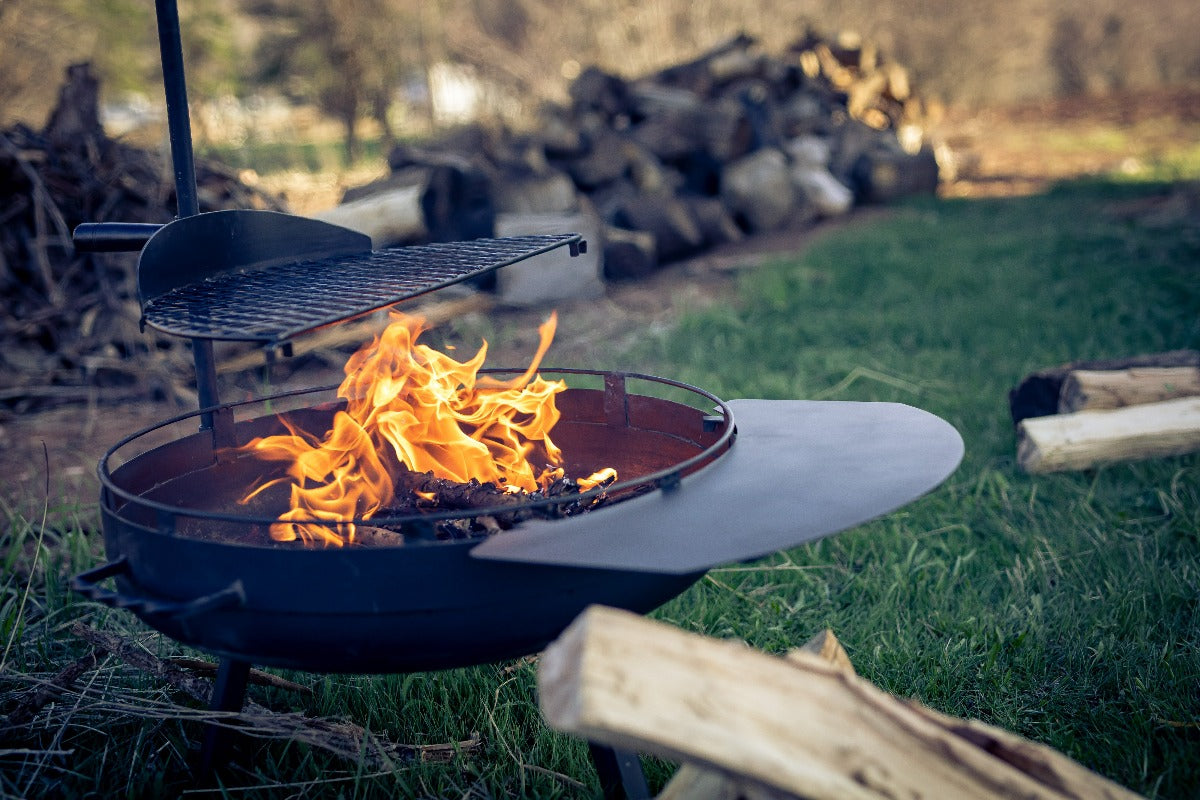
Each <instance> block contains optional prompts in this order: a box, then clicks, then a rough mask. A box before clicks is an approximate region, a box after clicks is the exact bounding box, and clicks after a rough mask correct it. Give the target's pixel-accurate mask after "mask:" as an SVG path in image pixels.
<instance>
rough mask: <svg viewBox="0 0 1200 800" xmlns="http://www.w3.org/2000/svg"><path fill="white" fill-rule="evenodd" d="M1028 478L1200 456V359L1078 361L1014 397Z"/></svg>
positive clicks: (1176, 354) (1187, 353) (1190, 354)
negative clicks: (1069, 471) (1168, 457)
mask: <svg viewBox="0 0 1200 800" xmlns="http://www.w3.org/2000/svg"><path fill="white" fill-rule="evenodd" d="M1009 407H1010V410H1011V412H1012V417H1013V423H1014V424H1015V425H1016V426H1017V463H1018V464H1020V466H1021V468H1022V469H1024V470H1025V471H1026V472H1033V473H1040V472H1061V471H1066V470H1079V469H1089V468H1091V467H1095V466H1098V465H1100V464H1105V463H1111V462H1117V461H1137V460H1142V459H1147V458H1161V457H1165V456H1175V455H1183V454H1185V453H1192V452H1196V451H1200V352H1197V351H1195V350H1173V351H1170V352H1166V353H1152V354H1148V355H1141V356H1134V357H1132V358H1122V359H1112V360H1105V361H1077V362H1073V363H1070V364H1064V365H1062V366H1059V367H1053V368H1050V369H1045V370H1041V371H1039V372H1035V373H1033V374H1032V375H1029V376H1027V377H1026V378H1025V379H1024V380H1022V381H1021V383H1020V384H1019V385H1018V386H1017V387H1016V388H1015V389H1013V390H1012V392H1010V394H1009Z"/></svg>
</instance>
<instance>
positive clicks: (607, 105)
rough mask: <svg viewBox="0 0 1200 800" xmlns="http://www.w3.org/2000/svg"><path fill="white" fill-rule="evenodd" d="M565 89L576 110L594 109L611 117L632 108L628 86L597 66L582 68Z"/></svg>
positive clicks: (627, 111) (625, 112) (626, 112)
mask: <svg viewBox="0 0 1200 800" xmlns="http://www.w3.org/2000/svg"><path fill="white" fill-rule="evenodd" d="M567 91H568V93H569V94H570V96H571V104H572V106H573V107H574V108H575V110H576V112H588V111H594V112H598V113H599V114H601V115H603V116H605V117H608V118H610V119H611V118H613V117H617V116H620V115H624V114H628V113H629V112H630V111H631V110H632V107H631V104H630V99H629V86H628V85H627V84H626V83H625V81H624V80H622V79H621V78H619V77H618V76H616V75H613V74H612V73H609V72H605V71H604V70H602V69H599V68H598V67H588V68H586V69H585V70H583V72H581V73H580V74H579V77H577V78H576V79H575V80H574V81H573V82H572V83H571V86H570V88H569V89H568V90H567Z"/></svg>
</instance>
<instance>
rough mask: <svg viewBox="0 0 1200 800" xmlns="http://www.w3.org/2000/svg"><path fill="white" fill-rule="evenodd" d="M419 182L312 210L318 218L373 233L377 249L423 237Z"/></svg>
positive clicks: (374, 246)
mask: <svg viewBox="0 0 1200 800" xmlns="http://www.w3.org/2000/svg"><path fill="white" fill-rule="evenodd" d="M424 189H425V187H424V186H423V185H420V184H415V185H411V186H402V187H400V188H398V189H391V190H388V191H384V192H380V193H378V194H373V195H370V196H367V197H362V198H360V199H358V200H353V201H351V202H349V203H342V204H340V205H337V206H334V207H333V208H330V209H327V210H325V211H320V212H317V213H315V214H313V217H314V218H315V219H319V220H321V221H323V222H329V223H332V224H333V225H341V226H342V227H343V228H350V229H351V230H356V231H358V232H359V233H365V234H366V235H367V236H370V237H371V246H372V247H373V248H375V249H376V250H378V249H380V248H383V247H391V246H392V245H397V244H406V243H411V242H417V241H421V240H423V239H425V238H427V237H428V236H429V228H428V226H426V224H425V214H424V212H423V211H422V210H421V194H422V192H423V191H424Z"/></svg>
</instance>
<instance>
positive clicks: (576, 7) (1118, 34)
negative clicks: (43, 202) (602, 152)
mask: <svg viewBox="0 0 1200 800" xmlns="http://www.w3.org/2000/svg"><path fill="white" fill-rule="evenodd" d="M179 5H180V13H181V16H182V27H183V31H184V45H185V50H186V58H187V68H188V70H189V74H188V80H189V89H190V91H191V100H192V105H193V108H192V115H193V125H194V127H195V131H194V132H195V136H196V140H197V147H198V150H200V151H201V152H202V153H205V152H206V153H207V154H209V155H216V156H224V157H225V158H224V160H226V161H227V162H229V161H232V162H235V163H234V165H235V166H239V164H237V163H236V162H238V161H245V164H243V166H244V165H248V164H250V163H254V164H255V166H256V167H258V168H259V169H260V170H266V171H270V170H272V169H279V168H285V167H299V168H306V169H308V170H316V169H321V168H325V167H328V166H330V165H331V164H332V165H336V164H338V163H339V162H341V163H342V164H344V163H346V162H347V161H349V162H354V161H355V160H358V159H363V158H368V159H369V158H371V157H373V156H378V157H382V155H381V154H385V153H386V152H387V150H388V148H389V147H390V144H391V143H392V141H394V140H395V139H397V138H398V137H401V138H402V137H411V136H421V135H426V134H428V133H430V132H431V131H432V130H434V129H435V128H436V127H437V126H445V125H449V124H453V123H456V122H462V121H464V120H466V119H480V118H493V119H499V120H502V121H504V122H505V123H506V124H515V125H518V126H519V124H520V122H521V121H522V120H523V119H524V120H528V119H531V118H532V116H533V114H534V113H535V111H536V109H537V108H538V106H539V105H540V104H541V103H543V102H546V101H552V102H557V101H561V100H563V99H564V98H565V97H566V91H567V88H568V86H569V85H570V83H571V81H572V80H573V79H574V78H576V77H577V76H578V75H579V74H580V72H581V70H582V69H584V68H586V67H587V66H596V67H599V68H600V69H603V70H606V71H609V72H612V73H615V74H618V75H621V76H623V77H634V76H636V75H639V74H644V73H646V72H648V71H651V70H655V69H661V68H663V67H666V66H668V65H670V64H672V63H677V62H679V61H682V60H685V59H687V58H690V57H694V56H695V55H696V54H697V53H699V52H702V51H704V50H705V49H707V48H710V47H713V46H715V45H716V44H718V43H720V42H722V41H724V40H727V39H729V38H730V37H732V36H735V35H737V34H739V33H746V34H749V35H750V36H753V37H755V38H756V39H758V40H759V41H760V42H761V43H762V45H763V46H764V47H765V48H766V49H768V50H778V49H780V48H783V47H786V46H787V45H788V44H790V43H792V42H794V41H796V40H798V39H800V38H802V37H803V36H805V35H806V33H808V32H815V33H817V34H818V35H821V36H834V35H838V34H847V33H850V34H852V35H857V36H859V37H861V38H862V39H863V40H866V41H870V42H871V43H872V44H873V45H874V46H876V47H878V49H879V51H880V52H881V53H882V54H886V57H887V58H889V59H891V60H894V61H896V62H898V63H900V64H903V65H904V66H905V67H906V68H907V69H908V70H909V72H910V74H911V76H912V80H913V83H914V84H915V85H916V86H918V87H920V92H921V94H922V95H923V96H924V97H925V98H927V99H928V102H930V103H931V104H934V105H935V106H936V104H944V105H945V106H947V107H950V108H959V109H968V110H973V109H979V108H984V107H994V106H998V105H1010V104H1014V103H1027V102H1031V101H1042V100H1049V99H1055V98H1064V97H1088V96H1100V95H1111V94H1112V93H1130V92H1134V93H1136V92H1142V91H1155V90H1160V89H1163V88H1170V87H1179V86H1188V85H1191V86H1194V85H1196V84H1197V83H1200V48H1197V47H1196V42H1198V41H1200V10H1198V9H1197V7H1196V4H1195V3H1194V2H1192V0H1147V1H1146V2H1142V3H1128V2H1120V1H1119V0H1057V1H1055V0H1006V2H996V1H994V0H987V1H985V2H974V3H959V2H954V0H873V1H872V2H866V0H839V2H833V0H786V1H785V0H721V2H713V1H712V0H650V1H647V0H581V2H575V3H566V4H564V3H560V2H556V1H555V0H429V1H428V2H422V3H411V2H401V1H400V0H339V2H331V0H317V1H316V2H300V0H250V1H249V2H235V0H183V1H182V2H180V4H179ZM0 41H3V42H4V47H3V48H0V125H10V124H13V123H14V122H18V121H20V122H25V123H27V124H29V125H31V126H34V127H38V126H40V125H41V124H42V123H43V121H44V119H45V116H46V114H47V113H48V111H49V109H50V108H51V107H52V106H53V104H54V100H55V94H56V91H57V87H58V86H59V85H60V84H61V82H62V80H63V75H64V70H65V68H66V67H67V66H68V65H69V64H72V63H77V62H82V61H88V62H91V63H92V65H93V68H94V70H95V71H96V73H97V74H98V75H99V77H100V79H101V100H102V109H101V110H102V115H103V119H104V122H105V126H106V129H107V130H108V132H109V133H110V134H111V135H123V136H127V137H141V138H143V139H146V140H147V141H146V142H143V143H152V142H154V141H155V140H156V139H161V137H162V136H163V133H162V108H161V106H162V100H161V97H162V90H161V85H160V80H161V77H160V73H159V61H158V54H157V50H156V38H155V27H154V8H153V4H152V3H150V2H148V0H145V1H143V0H95V1H92V0H89V1H85V0H0ZM297 142H302V143H303V147H298V146H291V147H285V146H284V145H286V144H288V143H291V144H292V145H295V144H296V143H297Z"/></svg>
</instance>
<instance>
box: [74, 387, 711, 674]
mask: <svg viewBox="0 0 1200 800" xmlns="http://www.w3.org/2000/svg"><path fill="white" fill-rule="evenodd" d="M572 374H573V376H574V377H576V378H585V377H594V378H595V379H596V380H599V381H603V388H598V389H569V390H567V391H566V392H564V393H563V394H562V395H560V397H559V409H560V411H561V412H562V415H563V416H562V419H561V420H560V422H559V423H558V425H556V426H555V435H556V442H557V443H559V445H560V446H561V447H562V449H563V451H564V453H566V454H568V463H567V468H568V471H569V472H586V471H590V469H591V465H593V464H605V465H608V466H612V467H614V468H615V469H616V470H617V473H618V475H621V476H625V477H623V478H622V479H621V480H620V481H619V482H618V483H616V484H613V485H610V486H607V487H605V488H602V489H594V490H592V491H591V492H584V493H582V494H578V495H569V496H567V497H563V498H554V497H549V498H538V497H534V498H532V499H527V500H525V501H524V502H523V503H522V505H525V506H530V507H541V508H544V509H549V510H550V511H551V512H553V510H554V509H555V508H556V507H557V506H560V505H564V504H567V503H576V504H577V503H579V502H580V500H581V498H582V499H587V498H589V497H595V496H597V495H599V494H601V493H603V494H604V495H605V496H607V497H609V498H611V499H612V501H613V502H616V501H617V500H618V499H619V498H620V497H622V496H630V495H639V494H644V493H650V492H655V491H663V487H671V486H676V485H678V483H679V481H680V480H681V479H682V478H683V477H684V476H686V475H688V474H691V473H692V472H694V471H695V470H697V469H701V468H702V467H703V466H704V465H705V464H707V463H709V462H711V461H713V460H715V459H719V458H721V457H722V456H723V455H724V454H725V453H727V452H728V450H729V448H730V446H731V444H732V442H733V433H734V431H733V424H732V417H731V414H730V412H729V409H728V407H727V406H725V405H724V404H723V403H721V402H720V401H719V400H717V399H716V398H715V397H712V396H711V395H709V394H707V393H704V392H701V391H699V390H696V389H691V388H688V387H683V386H681V385H679V384H672V383H670V382H667V381H662V380H658V379H652V378H640V377H636V376H626V375H620V374H613V373H607V374H600V373H581V372H574V373H572ZM627 380H629V381H634V380H636V381H637V382H645V383H648V384H650V385H652V386H655V387H660V388H662V387H669V388H672V389H674V390H675V391H676V392H679V393H686V394H689V395H692V396H694V397H695V398H696V399H697V400H698V401H701V402H703V403H707V404H709V405H710V406H711V407H713V408H715V409H717V413H715V414H706V413H704V412H703V411H701V410H698V409H697V408H695V407H692V406H688V405H684V404H682V403H679V402H674V401H668V400H662V399H657V398H654V397H648V396H641V395H632V394H628V393H627V392H626V390H625V386H626V381H627ZM330 394H331V393H330V391H329V389H322V390H311V391H308V392H300V393H294V394H291V395H287V396H283V397H278V396H277V397H271V398H266V399H264V400H260V401H254V402H247V403H241V404H237V405H233V406H225V407H222V408H221V409H218V410H217V411H218V413H220V412H225V411H229V412H233V411H236V412H237V413H238V414H239V415H247V417H248V418H246V419H245V420H244V421H240V422H237V423H236V424H235V426H234V431H235V436H236V437H237V440H238V443H239V444H241V443H244V442H246V441H248V440H250V439H251V438H253V437H258V436H263V435H267V434H271V433H278V432H280V431H282V430H284V426H283V423H282V422H281V417H280V415H279V413H278V412H277V411H276V410H275V409H278V408H279V407H280V405H281V404H285V403H286V404H291V405H296V404H297V403H300V404H301V405H300V407H299V408H296V409H295V410H293V411H290V412H288V413H287V414H285V415H283V416H284V417H285V418H286V419H287V420H288V421H289V423H290V424H291V425H292V426H295V427H298V428H301V429H303V430H306V431H310V432H312V433H314V434H319V433H321V432H323V431H324V430H326V429H328V426H329V424H330V419H331V418H332V415H333V413H334V411H335V410H336V409H337V408H338V406H339V403H337V402H336V401H331V400H329V399H328V398H329V395H330ZM321 401H324V402H321ZM268 406H270V407H272V409H273V411H272V413H267V411H266V408H267V407H268ZM198 417H199V414H198V413H197V414H191V415H185V416H182V417H177V418H175V420H172V421H170V422H168V423H164V424H163V425H159V426H155V428H151V429H148V430H146V431H142V432H140V433H137V434H134V435H133V436H130V437H128V438H126V439H125V440H123V441H122V442H120V443H119V444H118V445H117V446H116V447H114V448H113V449H112V450H110V451H109V453H108V454H107V455H106V456H105V458H104V460H103V461H102V462H101V467H100V478H101V482H102V485H103V490H102V496H101V511H102V515H103V521H104V534H105V548H106V550H107V552H108V554H109V557H110V558H111V559H113V560H112V561H111V562H110V563H109V564H107V565H104V566H102V567H100V568H98V569H97V570H94V571H93V572H91V573H87V574H84V575H81V576H79V578H78V580H77V582H76V585H77V587H78V588H79V589H80V590H82V591H84V592H85V593H87V594H89V595H91V596H92V597H94V598H95V599H98V600H101V601H104V602H108V603H110V604H113V605H116V606H120V607H124V608H128V609H129V610H131V611H133V612H134V613H136V614H137V615H138V616H140V617H141V618H142V619H144V620H145V621H146V622H147V623H149V624H150V625H152V626H154V627H155V628H158V629H159V630H161V631H163V632H164V633H166V634H167V635H169V636H171V637H172V638H174V639H177V640H179V641H182V642H186V643H188V644H191V645H194V646H196V647H200V648H202V649H205V650H208V651H210V652H213V653H216V654H218V655H220V656H222V657H228V658H239V659H244V660H247V661H250V662H253V663H261V664H270V665H274V666H279V667H290V668H295V669H304V670H313V671H326V672H397V671H408V670H429V669H440V668H446V667H456V666H464V665H467V664H474V663H480V662H486V661H495V660H499V659H503V658H509V657H515V656H520V655H524V654H526V653H530V652H534V651H536V650H538V649H540V648H541V647H542V646H543V645H545V644H546V643H547V642H549V641H550V640H551V639H553V638H554V637H555V636H557V635H558V633H560V632H561V630H562V629H563V628H564V627H565V626H566V625H567V624H568V623H569V622H570V621H571V620H572V619H573V618H574V617H575V615H576V614H578V613H579V612H580V611H582V610H583V609H584V608H585V607H586V606H587V605H589V604H591V603H603V604H606V605H614V606H619V607H623V608H629V609H631V610H636V611H641V612H645V611H649V610H651V609H653V608H655V607H657V606H658V605H660V604H661V603H663V602H664V601H666V600H667V599H669V598H671V597H673V596H674V595H676V594H678V593H679V592H681V591H683V590H684V589H685V588H687V587H688V586H690V585H691V584H692V583H693V582H694V581H695V580H696V579H697V578H699V577H700V575H701V574H703V571H702V570H698V571H690V572H687V573H684V574H670V573H662V572H654V571H644V570H643V571H637V570H631V569H614V568H605V567H585V566H559V565H553V564H536V563H521V562H517V561H495V560H491V559H484V558H478V557H474V556H473V555H472V551H473V550H474V549H475V548H476V547H477V546H478V545H479V544H480V540H479V539H477V538H464V539H458V540H438V539H437V538H436V537H435V536H434V535H433V526H434V523H436V522H437V521H439V520H446V519H454V518H462V517H468V516H475V515H479V514H486V513H488V512H489V509H486V508H484V509H466V510H451V511H433V512H420V513H411V514H408V515H405V516H400V517H387V516H382V517H375V518H372V519H370V520H362V519H359V520H347V523H355V524H357V525H358V526H360V527H366V526H369V527H372V528H384V527H386V528H390V529H400V530H402V531H404V533H403V534H401V535H399V536H397V537H389V539H388V542H389V544H387V545H385V546H370V545H368V544H355V545H350V546H346V547H340V548H328V547H319V546H318V547H303V546H300V545H299V544H298V543H276V542H272V541H271V540H270V538H269V537H268V536H267V535H266V534H267V529H268V528H269V527H270V526H271V525H272V524H273V523H276V522H277V521H278V518H279V516H280V514H281V513H282V512H284V511H286V510H287V498H286V496H279V495H280V494H281V493H276V494H277V496H275V497H272V498H268V499H267V500H266V501H263V500H261V499H259V500H258V501H257V502H256V503H255V506H256V508H255V509H254V510H252V511H250V512H248V511H247V510H246V508H245V507H244V506H243V505H241V504H240V502H239V500H240V499H241V498H242V497H243V496H244V495H245V494H246V493H247V487H250V486H253V485H255V484H256V483H257V482H260V481H261V480H262V478H263V477H264V475H265V470H266V469H267V468H268V466H267V465H264V463H263V462H261V461H259V460H256V459H254V458H252V457H248V456H242V457H233V456H231V455H230V454H229V451H228V450H227V449H224V448H219V447H217V448H215V447H214V444H213V437H212V436H211V435H210V434H209V433H206V432H200V433H193V434H191V435H189V436H184V437H182V438H178V439H175V440H173V441H170V442H169V443H168V444H166V445H162V446H159V447H155V448H151V449H147V450H145V451H144V452H139V450H141V449H142V447H143V442H145V441H146V440H147V439H148V438H149V437H151V436H152V435H155V434H157V435H159V436H160V437H161V434H162V429H163V428H166V427H167V426H168V425H177V424H187V423H189V422H194V421H195V420H196V419H198ZM116 464H120V466H114V465H116ZM500 510H502V511H505V512H508V513H511V512H512V511H513V510H514V506H513V505H506V506H504V507H503V508H502V509H500ZM590 513H603V510H602V509H601V510H599V511H593V512H590ZM562 522H564V523H569V522H570V520H562ZM681 523H682V524H686V523H687V521H686V520H681ZM497 535H504V534H497ZM566 535H570V534H569V533H568V534H566ZM360 541H361V539H360ZM181 565H187V566H186V568H183V569H181ZM110 576H113V577H117V579H118V580H117V587H118V588H117V591H115V592H114V591H108V590H104V589H100V588H99V586H98V585H97V584H98V582H99V581H101V580H102V579H103V578H106V577H110Z"/></svg>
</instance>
